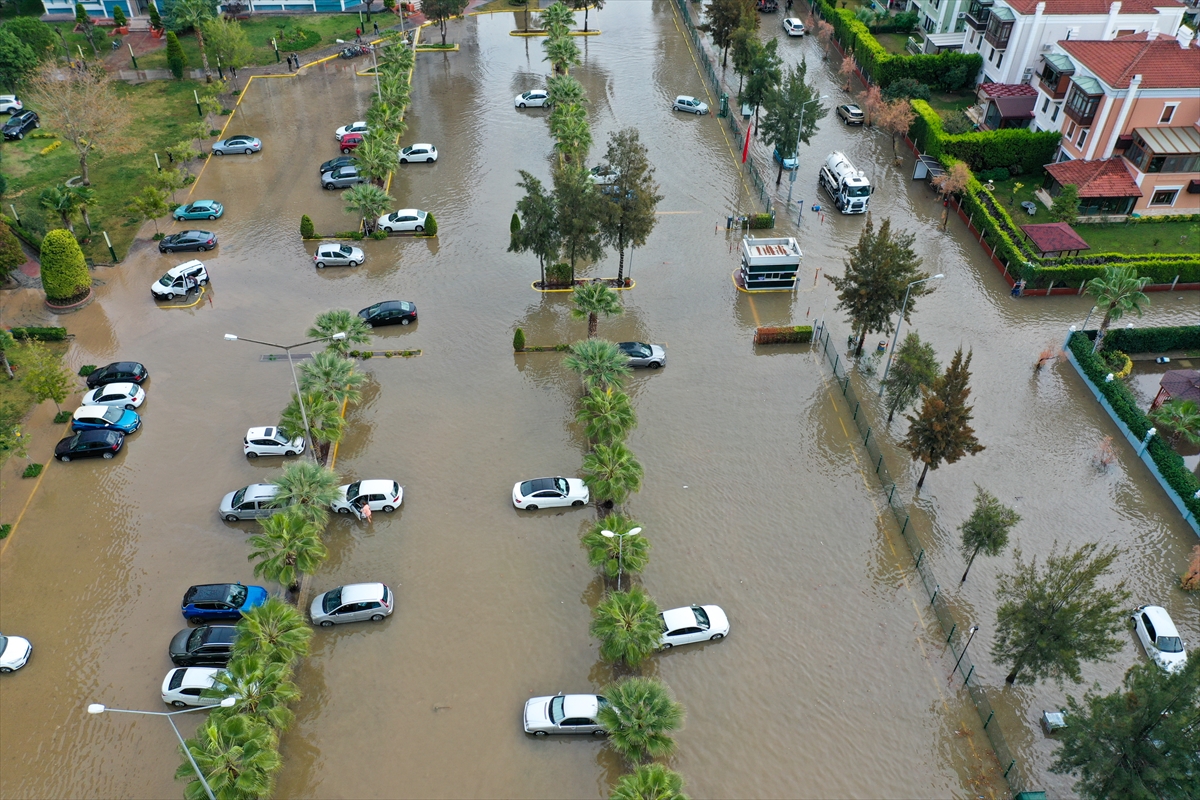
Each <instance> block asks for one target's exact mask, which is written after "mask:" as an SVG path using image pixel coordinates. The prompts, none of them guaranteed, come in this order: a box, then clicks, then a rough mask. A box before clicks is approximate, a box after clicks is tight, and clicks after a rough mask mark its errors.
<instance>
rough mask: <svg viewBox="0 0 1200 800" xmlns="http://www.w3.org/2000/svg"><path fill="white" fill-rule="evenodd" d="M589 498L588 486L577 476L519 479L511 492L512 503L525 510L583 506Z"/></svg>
mask: <svg viewBox="0 0 1200 800" xmlns="http://www.w3.org/2000/svg"><path fill="white" fill-rule="evenodd" d="M590 499H591V493H590V492H589V491H588V487H587V486H586V485H585V484H584V482H583V481H581V480H580V479H579V478H563V477H557V478H534V479H533V480H528V481H519V482H518V483H517V484H516V485H514V486H513V493H512V501H513V505H514V506H516V507H517V508H523V509H525V510H526V511H537V510H538V509H539V508H561V507H563V506H585V505H587V503H588V500H590Z"/></svg>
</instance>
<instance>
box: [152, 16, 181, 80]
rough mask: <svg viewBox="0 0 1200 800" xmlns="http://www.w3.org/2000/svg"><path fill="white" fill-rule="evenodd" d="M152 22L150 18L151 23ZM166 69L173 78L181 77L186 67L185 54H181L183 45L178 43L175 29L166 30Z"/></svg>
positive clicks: (178, 78)
mask: <svg viewBox="0 0 1200 800" xmlns="http://www.w3.org/2000/svg"><path fill="white" fill-rule="evenodd" d="M153 22H154V20H153V19H151V24H153ZM167 69H169V70H171V74H172V75H174V76H175V80H180V79H181V78H183V71H184V70H185V69H187V56H185V55H184V54H183V47H182V46H181V45H180V44H179V37H178V36H176V35H175V31H167Z"/></svg>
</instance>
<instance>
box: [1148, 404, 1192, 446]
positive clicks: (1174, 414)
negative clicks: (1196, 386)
mask: <svg viewBox="0 0 1200 800" xmlns="http://www.w3.org/2000/svg"><path fill="white" fill-rule="evenodd" d="M1146 416H1148V417H1150V421H1151V422H1153V423H1154V424H1155V425H1161V426H1163V427H1164V428H1166V429H1168V430H1170V431H1171V432H1172V433H1171V447H1175V446H1176V445H1177V444H1179V440H1180V439H1183V440H1184V441H1186V442H1187V443H1188V444H1200V406H1197V405H1196V401H1195V400H1180V399H1178V398H1177V399H1175V400H1168V401H1167V402H1165V403H1163V404H1162V405H1161V406H1159V407H1158V408H1156V409H1154V410H1153V411H1151V412H1150V413H1149V414H1147V415H1146Z"/></svg>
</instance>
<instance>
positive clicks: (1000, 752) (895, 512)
mask: <svg viewBox="0 0 1200 800" xmlns="http://www.w3.org/2000/svg"><path fill="white" fill-rule="evenodd" d="M830 339H831V336H830V333H829V329H828V326H827V325H825V324H824V323H822V325H821V327H820V332H819V334H818V336H817V339H816V341H815V342H814V343H813V347H814V348H815V349H816V350H817V352H818V353H819V354H820V356H821V360H822V362H823V363H825V364H826V365H828V366H829V367H830V368H831V369H832V370H833V378H834V381H835V382H836V384H837V386H836V388H835V389H834V394H836V395H838V396H840V397H841V398H842V399H844V400H845V401H846V404H847V408H848V409H849V410H850V412H851V417H852V418H853V420H854V424H855V426H856V427H855V430H856V431H857V433H858V440H859V443H860V444H861V445H862V446H863V449H865V450H866V452H867V458H868V461H869V463H867V464H866V467H867V468H868V469H869V470H870V471H871V472H873V473H874V474H875V477H876V478H878V479H879V481H880V485H881V486H882V488H883V497H884V500H885V502H886V504H887V507H888V509H889V510H890V511H891V512H892V516H893V517H894V518H895V521H896V525H897V526H898V527H899V529H900V537H901V538H902V539H903V540H904V543H905V544H906V545H908V550H909V554H910V555H911V556H912V559H913V566H914V568H915V569H916V571H917V574H918V575H920V577H921V585H922V587H923V588H924V590H925V596H926V597H928V598H929V607H930V608H931V609H933V613H934V615H935V616H936V617H937V620H938V623H939V624H940V625H941V628H942V633H943V634H944V635H945V636H946V639H945V641H946V645H947V646H948V647H949V648H950V654H951V655H952V656H953V657H954V658H956V659H958V662H957V663H958V666H957V670H958V674H959V676H960V677H961V678H962V680H963V686H965V687H966V689H967V692H968V694H969V695H970V698H971V702H972V704H973V705H974V706H975V710H976V711H977V712H978V713H979V719H980V721H981V722H982V723H983V732H984V733H986V734H987V737H988V742H990V743H991V746H992V749H993V750H994V751H995V753H996V758H997V760H998V761H999V764H1000V770H1001V773H1002V776H1003V778H1004V780H1005V781H1007V782H1008V786H1009V789H1010V790H1011V791H1010V796H1013V795H1016V794H1017V793H1018V792H1023V791H1028V790H1032V788H1033V784H1032V780H1031V775H1030V774H1028V773H1027V772H1026V769H1027V768H1026V766H1025V765H1024V764H1022V763H1019V762H1018V761H1017V757H1016V754H1015V751H1014V750H1013V749H1012V748H1011V747H1009V745H1008V740H1007V739H1006V738H1005V737H1004V733H1003V732H1002V731H1001V730H1000V723H999V722H997V721H996V713H995V710H994V709H993V708H992V704H991V700H990V699H989V698H988V694H987V690H986V689H984V687H983V686H982V685H981V684H980V682H979V678H978V677H977V676H976V675H975V664H974V663H973V662H972V661H971V658H970V656H969V655H967V654H966V653H965V652H964V650H963V648H964V646H965V644H966V642H967V641H968V638H967V637H968V636H969V633H968V628H969V626H968V625H965V624H964V625H963V626H962V627H961V628H960V627H959V623H958V621H957V620H956V619H955V618H954V613H953V611H952V609H951V607H950V603H949V601H948V600H947V599H946V595H945V594H943V593H942V591H941V584H940V583H939V582H938V580H937V577H936V576H935V575H934V573H933V569H932V567H931V566H930V563H929V559H928V558H926V555H925V548H924V546H923V545H922V544H921V541H920V540H919V539H918V538H917V534H916V528H915V526H914V525H913V524H912V521H911V515H910V513H909V510H908V508H907V506H905V504H904V503H903V502H902V501H901V500H900V498H899V497H897V493H896V488H897V486H896V481H895V479H894V478H893V477H892V475H891V472H890V471H889V470H888V468H887V465H886V464H885V463H884V458H883V450H882V449H881V446H880V441H879V438H878V437H877V436H875V435H874V433H873V429H872V426H871V424H870V421H869V419H868V413H867V406H868V405H869V402H868V403H863V402H862V401H861V400H860V399H859V396H858V391H857V390H856V389H855V387H854V385H853V383H854V382H853V381H852V380H851V376H850V373H849V370H848V369H847V367H848V364H847V362H844V361H842V360H841V354H840V353H838V351H837V346H836V344H834V343H833V342H831V341H830Z"/></svg>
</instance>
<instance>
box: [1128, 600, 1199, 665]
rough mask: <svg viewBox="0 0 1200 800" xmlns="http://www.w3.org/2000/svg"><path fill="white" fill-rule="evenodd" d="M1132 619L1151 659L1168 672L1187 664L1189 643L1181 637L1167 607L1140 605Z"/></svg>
mask: <svg viewBox="0 0 1200 800" xmlns="http://www.w3.org/2000/svg"><path fill="white" fill-rule="evenodd" d="M1130 619H1132V620H1133V630H1134V632H1136V633H1137V637H1138V639H1139V640H1140V641H1141V643H1142V647H1143V648H1144V649H1145V650H1146V655H1147V656H1149V657H1150V660H1151V661H1153V662H1154V663H1155V664H1157V665H1158V666H1160V667H1162V668H1163V669H1164V670H1166V671H1167V672H1178V671H1179V670H1181V669H1183V668H1184V667H1185V666H1187V643H1186V642H1184V641H1183V639H1181V638H1179V631H1178V630H1177V629H1176V628H1175V623H1174V622H1172V621H1171V615H1170V614H1168V613H1167V610H1166V609H1165V608H1163V607H1162V606H1138V607H1137V608H1136V609H1134V611H1133V614H1132V615H1131V616H1130Z"/></svg>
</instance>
